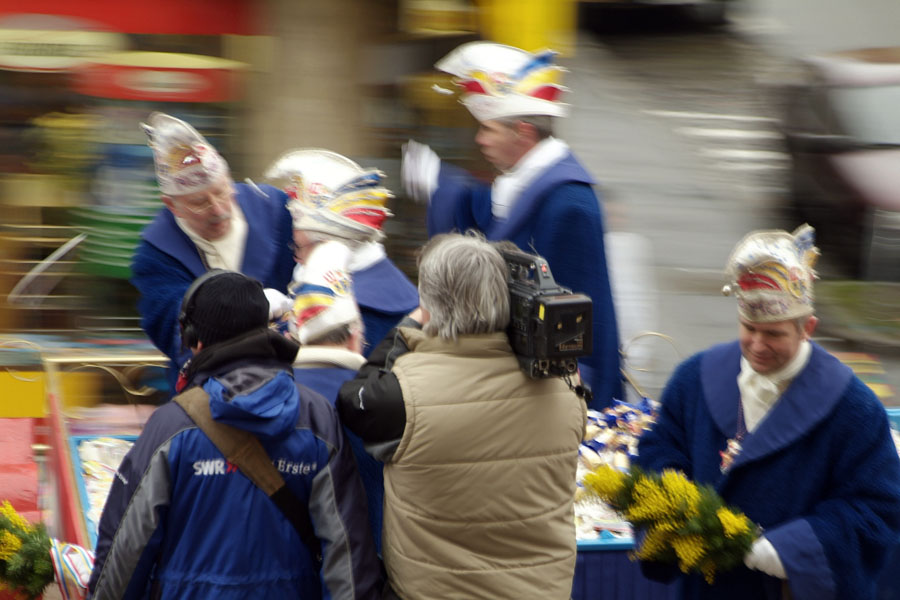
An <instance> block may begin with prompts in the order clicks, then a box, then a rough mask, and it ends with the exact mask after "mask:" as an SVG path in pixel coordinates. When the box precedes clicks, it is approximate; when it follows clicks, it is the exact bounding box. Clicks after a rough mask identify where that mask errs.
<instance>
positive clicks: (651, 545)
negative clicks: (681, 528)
mask: <svg viewBox="0 0 900 600" xmlns="http://www.w3.org/2000/svg"><path fill="white" fill-rule="evenodd" d="M669 537H670V534H669V532H667V531H662V530H660V529H657V528H655V527H651V528H650V529H648V530H647V535H646V536H644V541H643V543H642V544H641V547H640V549H639V550H638V551H637V557H638V558H640V559H642V560H653V559H654V558H657V557H658V556H659V555H660V554H662V552H664V551H665V550H667V549H668V548H669Z"/></svg>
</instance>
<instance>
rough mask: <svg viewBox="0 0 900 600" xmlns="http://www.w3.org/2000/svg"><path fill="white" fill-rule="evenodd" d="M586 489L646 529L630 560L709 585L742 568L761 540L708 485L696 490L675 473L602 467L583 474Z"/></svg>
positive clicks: (745, 517)
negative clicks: (669, 568)
mask: <svg viewBox="0 0 900 600" xmlns="http://www.w3.org/2000/svg"><path fill="white" fill-rule="evenodd" d="M584 486H585V489H586V490H587V492H588V493H590V494H593V495H595V496H597V497H599V498H600V499H601V500H603V501H605V502H606V503H608V504H609V505H610V506H612V507H613V508H614V509H616V510H617V511H619V512H620V513H622V514H623V515H624V516H625V518H626V519H628V520H629V521H630V522H631V523H632V525H634V527H635V528H636V529H640V530H643V531H644V533H645V536H644V539H643V543H642V544H641V545H640V548H639V549H638V550H637V551H636V552H635V553H634V555H633V558H636V559H640V560H645V561H657V562H665V563H670V564H677V565H678V567H679V569H681V571H682V572H684V573H691V572H695V573H701V574H702V575H703V577H704V578H705V579H706V581H707V582H708V583H713V581H714V580H715V575H716V573H719V572H724V571H728V570H730V569H733V568H734V567H736V566H738V565H742V564H743V561H744V556H745V555H746V554H747V552H748V551H749V550H750V548H751V546H752V545H753V542H754V541H755V540H756V539H757V538H758V537H759V536H760V530H759V527H758V526H757V525H755V524H754V523H753V522H751V521H750V519H748V518H747V516H746V515H744V514H743V513H741V512H740V511H737V510H734V509H732V508H730V507H728V506H726V505H725V502H724V501H723V500H722V498H721V497H720V496H719V495H718V494H717V493H716V491H715V490H714V489H713V488H712V487H710V486H698V485H696V484H695V483H693V482H692V481H690V480H689V479H687V478H686V477H685V476H684V475H683V474H682V473H680V472H678V471H674V470H666V471H663V472H662V473H661V474H658V473H645V472H643V471H641V470H640V469H638V468H636V467H632V468H631V471H630V472H628V473H624V472H621V471H619V470H617V469H614V468H613V467H610V466H608V465H602V466H600V467H598V468H596V469H595V470H594V471H593V472H592V473H589V474H587V475H586V476H585V478H584Z"/></svg>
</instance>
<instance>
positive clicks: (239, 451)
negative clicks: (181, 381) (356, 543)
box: [173, 386, 322, 566]
mask: <svg viewBox="0 0 900 600" xmlns="http://www.w3.org/2000/svg"><path fill="white" fill-rule="evenodd" d="M173 400H174V401H175V402H177V403H178V405H179V406H181V408H183V409H184V412H186V413H187V414H188V416H189V417H190V418H191V419H192V420H193V421H194V423H196V424H197V427H199V428H200V429H201V430H202V431H203V433H205V434H206V436H207V437H208V438H209V439H210V441H211V442H212V443H213V444H215V446H216V448H218V449H219V451H220V452H221V453H222V454H223V455H224V456H225V458H226V459H227V460H228V462H230V463H231V464H233V465H234V466H236V467H237V468H238V469H240V470H241V472H242V473H243V474H244V475H246V476H247V478H248V479H249V480H250V481H252V482H253V483H254V484H255V485H256V486H257V487H259V488H260V489H261V490H262V491H264V492H265V493H266V496H268V497H269V498H271V499H272V502H274V503H275V506H277V507H278V508H279V509H280V510H281V512H282V513H284V516H285V517H286V518H287V519H288V521H290V522H291V525H293V526H294V529H296V530H297V533H298V534H299V535H300V539H302V540H303V543H304V544H306V547H307V548H308V549H309V551H310V554H311V555H312V557H313V559H314V560H315V561H316V562H317V564H318V565H319V566H321V564H322V550H321V545H320V544H319V540H318V538H316V534H315V531H314V530H313V526H312V521H311V520H310V518H309V507H308V506H307V505H306V504H304V503H303V502H301V501H300V499H299V498H297V496H296V495H295V494H294V493H292V492H291V490H290V489H288V487H287V485H286V484H285V482H284V478H282V476H281V473H279V472H278V469H276V468H275V465H273V464H272V460H271V459H270V458H269V455H268V454H266V450H265V448H263V446H262V444H261V443H260V441H259V440H258V439H257V438H256V436H255V435H253V434H251V433H249V432H246V431H243V430H241V429H238V428H237V427H232V426H231V425H226V424H225V423H219V422H217V421H215V420H213V418H212V413H210V410H209V395H208V394H207V393H206V391H205V390H204V389H203V388H201V387H199V386H198V387H193V388H191V389H189V390H187V391H186V392H183V393H181V394H179V395H177V396H175V398H173Z"/></svg>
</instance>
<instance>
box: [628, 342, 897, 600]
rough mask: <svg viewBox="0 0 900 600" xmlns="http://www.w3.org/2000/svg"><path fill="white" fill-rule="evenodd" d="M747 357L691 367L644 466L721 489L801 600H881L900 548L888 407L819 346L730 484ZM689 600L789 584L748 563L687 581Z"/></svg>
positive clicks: (717, 354) (730, 350)
mask: <svg viewBox="0 0 900 600" xmlns="http://www.w3.org/2000/svg"><path fill="white" fill-rule="evenodd" d="M740 357H741V350H740V346H739V344H738V343H737V342H733V343H729V344H723V345H720V346H715V347H713V348H711V349H709V350H707V351H706V352H703V353H701V354H698V355H696V356H694V357H692V358H690V359H688V360H687V361H685V362H684V363H683V364H682V365H681V366H680V367H679V368H678V369H677V371H676V373H675V374H674V375H673V377H672V379H671V380H670V381H669V383H668V385H667V386H666V389H665V391H664V392H663V397H662V407H661V409H660V415H659V419H658V420H657V423H656V425H654V427H653V429H651V430H650V431H648V432H646V433H644V435H643V436H642V437H641V440H640V443H639V446H638V453H639V456H638V458H637V461H636V464H638V465H639V466H641V467H642V468H644V469H649V470H654V471H660V470H662V469H665V468H673V469H679V470H681V471H683V472H684V473H685V475H687V477H689V478H691V479H693V480H694V481H696V482H698V483H703V484H709V485H712V486H713V487H714V488H715V489H716V490H717V491H718V492H719V493H720V494H721V495H722V497H723V498H724V499H725V501H726V502H727V503H729V504H732V505H734V506H737V507H738V508H740V509H741V510H743V511H744V512H745V513H746V514H747V516H748V517H749V518H750V519H751V520H753V521H755V522H756V523H758V524H759V525H761V526H762V527H763V528H764V535H765V536H766V538H768V539H769V541H770V542H771V543H772V545H773V546H774V547H775V549H776V550H777V551H778V556H779V557H780V558H781V562H782V564H783V565H784V568H785V571H786V572H787V576H788V584H789V586H790V590H791V594H792V596H793V600H830V599H834V598H840V599H847V600H850V599H852V600H867V599H873V598H875V584H876V578H877V577H876V576H877V574H878V572H879V571H880V570H881V569H882V568H883V566H884V564H885V560H886V555H887V553H888V550H889V549H891V548H892V547H893V546H895V545H897V543H898V541H900V460H898V458H897V449H896V448H895V445H894V442H893V440H892V438H891V433H890V428H889V424H888V419H887V415H886V413H885V410H884V407H883V406H882V405H881V403H880V402H879V401H878V399H877V398H876V397H875V395H874V394H873V393H872V391H871V390H870V389H869V388H868V387H866V385H865V384H864V383H863V382H862V381H860V380H859V379H858V378H857V377H856V376H855V375H853V373H852V371H851V370H850V369H849V368H848V367H846V366H845V365H843V364H842V363H840V362H839V361H838V360H837V359H836V358H834V357H833V356H831V355H830V354H828V353H827V352H826V351H825V350H823V349H822V348H821V347H819V346H818V345H816V344H813V351H812V355H811V358H810V361H809V364H808V365H807V366H806V368H805V369H804V370H803V371H802V372H801V373H800V375H798V376H797V377H796V378H795V379H794V381H793V382H792V383H791V384H790V386H789V387H788V389H787V390H786V391H785V392H784V394H783V395H782V397H781V398H780V399H779V400H778V402H777V403H776V404H775V406H774V407H773V408H772V410H771V412H770V413H769V415H768V416H767V417H766V418H765V419H764V420H763V421H762V423H760V425H759V427H758V428H757V429H756V430H755V431H754V432H753V433H752V434H748V435H747V436H746V437H745V438H744V440H743V442H742V444H741V445H742V447H743V449H742V451H741V453H740V454H739V455H738V456H737V458H736V459H735V461H734V463H733V467H732V469H731V470H730V471H729V472H728V473H727V474H722V473H721V471H720V456H719V452H720V451H721V450H724V448H725V442H726V440H727V439H729V438H731V437H733V436H734V435H735V431H736V428H737V409H738V398H739V391H738V387H737V376H738V373H739V371H740ZM682 584H683V586H682V591H683V597H684V598H690V599H693V598H728V599H729V600H742V599H747V600H750V599H754V600H756V599H759V598H781V597H782V596H781V593H780V590H781V585H782V582H781V581H780V580H778V579H775V578H773V577H769V576H768V575H765V574H763V573H760V572H759V571H751V570H749V569H747V568H745V567H744V566H743V565H741V566H740V567H739V568H737V569H736V570H734V571H732V572H729V573H722V574H717V575H716V581H715V584H714V585H713V586H709V585H706V584H705V583H704V582H703V580H702V578H698V577H685V578H684V579H683V580H682Z"/></svg>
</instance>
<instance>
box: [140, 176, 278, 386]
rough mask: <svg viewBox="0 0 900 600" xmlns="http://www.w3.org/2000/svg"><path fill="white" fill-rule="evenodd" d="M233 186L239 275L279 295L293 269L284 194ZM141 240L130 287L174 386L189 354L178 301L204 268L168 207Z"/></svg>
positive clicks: (262, 187)
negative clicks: (239, 220) (240, 218)
mask: <svg viewBox="0 0 900 600" xmlns="http://www.w3.org/2000/svg"><path fill="white" fill-rule="evenodd" d="M234 187H235V199H236V201H237V203H238V206H240V208H241V211H242V212H243V214H244V218H245V219H246V221H247V241H246V246H245V249H244V261H243V263H242V265H241V272H242V273H244V274H245V275H248V276H249V277H252V278H254V279H257V280H259V281H260V282H261V283H262V284H263V286H264V287H271V288H275V289H277V290H281V291H284V290H286V289H287V284H288V283H289V282H290V280H291V275H292V273H293V269H294V257H293V255H292V253H291V251H290V243H291V241H292V239H293V238H292V222H291V215H290V213H289V212H288V211H287V209H286V208H285V202H286V201H287V195H286V194H285V193H284V192H282V191H281V190H278V189H277V188H274V187H272V186H269V185H263V186H260V188H261V189H263V191H264V192H265V194H266V196H262V195H261V194H259V193H258V192H256V191H255V190H254V189H253V188H252V187H250V186H248V185H245V184H242V183H238V184H235V186H234ZM141 238H142V240H141V242H140V244H139V245H138V247H137V249H136V250H135V254H134V258H133V260H132V264H131V272H132V278H131V283H132V284H133V285H134V286H135V287H136V288H137V290H138V292H140V299H139V300H138V312H139V313H140V315H141V327H142V328H143V329H144V331H145V332H146V333H147V335H148V337H149V338H150V339H151V341H152V342H153V344H154V345H155V346H156V347H157V348H159V350H160V351H161V352H162V353H163V354H165V355H166V356H168V357H169V358H170V359H171V360H172V364H171V367H172V371H173V372H171V373H169V380H170V383H174V381H175V376H176V375H177V372H178V369H179V368H180V367H181V365H182V364H184V362H185V361H186V360H187V358H188V357H189V356H190V352H189V351H188V350H187V349H186V348H182V345H181V334H180V332H179V330H178V312H179V310H180V308H181V300H182V298H183V297H184V294H185V292H186V291H187V289H188V287H189V286H190V284H191V282H193V281H194V279H196V278H197V277H199V276H200V275H202V274H203V273H205V272H206V270H207V269H206V267H205V266H204V265H203V261H202V260H201V258H200V253H199V252H198V250H197V247H196V246H195V245H194V243H193V242H192V241H191V239H190V238H189V237H188V236H187V234H185V233H184V232H183V231H182V230H181V228H179V227H178V224H177V223H176V222H175V217H174V216H173V215H172V212H171V211H170V210H169V209H167V208H163V209H162V210H160V211H159V214H157V215H156V218H155V219H154V220H153V222H152V223H150V224H149V225H148V226H147V227H146V228H145V229H144V231H143V232H142V233H141ZM173 389H174V386H173Z"/></svg>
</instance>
